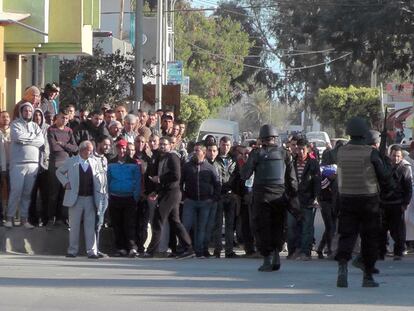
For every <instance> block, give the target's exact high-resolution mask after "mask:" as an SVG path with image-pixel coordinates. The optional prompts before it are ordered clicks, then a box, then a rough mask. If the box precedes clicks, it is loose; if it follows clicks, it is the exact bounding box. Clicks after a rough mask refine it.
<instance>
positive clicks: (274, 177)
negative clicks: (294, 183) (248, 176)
mask: <svg viewBox="0 0 414 311" xmlns="http://www.w3.org/2000/svg"><path fill="white" fill-rule="evenodd" d="M284 155H285V150H283V149H282V148H280V147H276V146H271V147H265V148H261V149H260V150H259V155H258V159H257V165H256V170H255V175H254V183H255V184H257V185H283V184H284V183H285V172H286V164H285V157H284Z"/></svg>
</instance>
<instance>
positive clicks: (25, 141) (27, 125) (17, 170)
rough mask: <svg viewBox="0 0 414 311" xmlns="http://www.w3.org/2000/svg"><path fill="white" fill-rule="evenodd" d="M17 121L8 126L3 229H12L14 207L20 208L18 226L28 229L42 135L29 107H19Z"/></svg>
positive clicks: (27, 104)
mask: <svg viewBox="0 0 414 311" xmlns="http://www.w3.org/2000/svg"><path fill="white" fill-rule="evenodd" d="M19 112H20V117H19V118H18V119H16V120H14V121H13V122H12V123H11V130H10V137H11V147H10V196H9V206H8V210H7V221H6V223H5V224H4V226H5V227H7V228H11V227H13V218H14V216H15V214H16V210H17V206H20V217H21V224H22V225H23V226H24V227H25V228H27V229H32V228H33V226H32V225H31V224H30V223H29V222H28V220H27V217H28V211H29V205H30V195H31V192H32V189H33V184H34V182H35V179H36V176H37V172H38V170H39V158H40V148H41V147H43V146H44V144H45V140H44V135H43V133H42V130H41V129H40V127H39V126H38V125H37V124H36V123H35V122H33V121H32V117H33V107H32V105H31V104H30V103H28V102H25V103H22V104H21V105H20V110H19Z"/></svg>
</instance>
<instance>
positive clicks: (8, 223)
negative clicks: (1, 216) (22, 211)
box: [4, 220, 13, 228]
mask: <svg viewBox="0 0 414 311" xmlns="http://www.w3.org/2000/svg"><path fill="white" fill-rule="evenodd" d="M4 226H5V227H6V228H13V223H12V222H11V221H10V220H8V221H6V222H5V223H4Z"/></svg>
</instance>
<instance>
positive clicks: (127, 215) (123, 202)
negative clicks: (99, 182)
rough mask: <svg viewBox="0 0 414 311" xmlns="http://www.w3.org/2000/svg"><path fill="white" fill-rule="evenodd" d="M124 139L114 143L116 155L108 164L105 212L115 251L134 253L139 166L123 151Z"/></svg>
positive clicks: (126, 143)
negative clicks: (107, 208)
mask: <svg viewBox="0 0 414 311" xmlns="http://www.w3.org/2000/svg"><path fill="white" fill-rule="evenodd" d="M127 145H128V142H127V141H126V140H124V139H121V140H119V141H118V142H117V143H116V149H117V156H116V157H115V158H114V159H112V160H111V161H110V162H109V165H108V192H109V213H110V216H111V221H112V227H113V230H114V236H115V247H116V248H117V253H116V255H118V256H126V255H127V254H129V256H130V257H135V256H136V255H138V246H137V244H136V241H135V239H136V213H137V210H136V209H137V202H138V200H139V196H140V193H141V167H140V165H137V163H136V161H135V160H133V159H131V158H130V157H128V156H127V154H126V149H127Z"/></svg>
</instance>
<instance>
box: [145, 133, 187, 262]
mask: <svg viewBox="0 0 414 311" xmlns="http://www.w3.org/2000/svg"><path fill="white" fill-rule="evenodd" d="M159 151H160V158H159V163H158V175H157V176H149V178H150V180H151V181H152V182H154V183H156V184H157V192H156V193H152V194H150V195H149V199H151V200H157V201H158V205H157V206H156V208H155V211H154V219H153V221H152V238H151V242H150V244H149V245H148V248H147V252H146V253H144V254H142V256H141V257H153V256H154V254H155V252H156V251H157V249H158V246H159V244H160V240H161V231H162V228H163V226H164V224H165V222H166V220H167V219H169V220H171V221H170V225H172V226H173V229H174V230H175V232H176V234H177V237H178V239H179V242H180V245H182V247H183V248H184V252H183V253H182V254H180V255H179V256H178V258H190V257H194V251H193V247H192V243H191V238H190V236H189V235H188V233H187V231H186V230H185V228H184V226H183V224H182V223H181V220H180V213H179V205H180V201H181V191H180V177H181V167H180V159H179V158H178V157H177V156H176V155H175V154H173V153H171V142H170V140H169V138H168V137H163V138H161V139H160V145H159Z"/></svg>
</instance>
